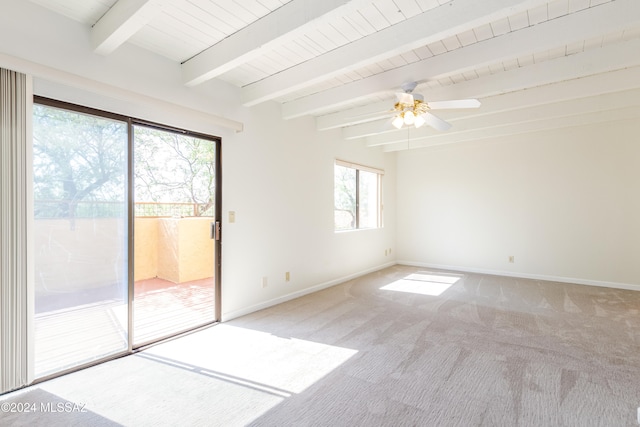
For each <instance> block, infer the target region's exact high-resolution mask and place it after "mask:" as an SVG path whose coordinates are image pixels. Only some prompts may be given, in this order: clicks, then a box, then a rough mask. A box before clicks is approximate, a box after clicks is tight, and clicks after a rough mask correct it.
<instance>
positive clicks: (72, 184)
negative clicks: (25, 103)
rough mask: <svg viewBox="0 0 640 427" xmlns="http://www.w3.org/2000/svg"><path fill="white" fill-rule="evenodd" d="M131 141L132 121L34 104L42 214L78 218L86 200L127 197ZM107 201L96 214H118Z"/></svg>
mask: <svg viewBox="0 0 640 427" xmlns="http://www.w3.org/2000/svg"><path fill="white" fill-rule="evenodd" d="M126 146H127V126H126V123H123V122H119V121H115V120H110V119H106V118H102V117H96V116H92V115H87V114H82V113H77V112H73V111H68V110H62V109H59V108H53V107H49V106H44V105H39V104H36V105H34V115H33V159H34V160H33V164H34V168H33V169H34V176H33V180H34V198H35V200H36V216H37V217H38V216H46V217H63V218H74V217H76V216H77V215H78V212H77V210H78V204H79V202H82V201H85V202H86V201H94V202H120V203H123V202H124V201H125V200H126V192H125V186H124V179H125V178H126ZM93 205H94V207H95V206H98V204H93ZM101 206H102V208H103V209H102V210H103V212H102V213H100V212H95V211H94V212H92V215H91V216H95V215H98V216H101V215H109V214H111V215H113V214H114V212H111V213H109V212H108V209H107V212H104V207H105V206H108V205H105V204H104V203H102V204H101Z"/></svg>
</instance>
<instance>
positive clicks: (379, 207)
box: [333, 159, 384, 233]
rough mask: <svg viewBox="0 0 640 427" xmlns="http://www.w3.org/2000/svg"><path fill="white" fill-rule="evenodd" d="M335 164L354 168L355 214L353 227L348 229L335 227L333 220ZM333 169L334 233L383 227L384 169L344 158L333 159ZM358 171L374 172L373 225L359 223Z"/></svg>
mask: <svg viewBox="0 0 640 427" xmlns="http://www.w3.org/2000/svg"><path fill="white" fill-rule="evenodd" d="M336 166H341V167H344V168H348V169H353V170H355V176H356V177H355V191H356V195H355V197H356V201H355V202H356V203H355V204H356V206H355V208H356V209H355V210H356V214H355V227H353V228H348V229H337V228H336V222H335V208H336V203H335V202H336V189H335V168H336ZM333 170H334V187H333V209H334V221H333V230H334V232H336V233H342V232H345V231H347V232H348V231H356V230H376V229H379V228H383V226H384V223H383V212H384V204H383V203H382V177H383V176H384V170H383V169H379V168H375V167H371V166H365V165H361V164H358V163H353V162H348V161H345V160H340V159H335V162H334V165H333ZM360 172H369V173H374V174H376V178H377V179H376V186H377V189H376V197H377V204H376V225H375V226H374V227H363V226H362V225H361V221H360V207H361V203H360Z"/></svg>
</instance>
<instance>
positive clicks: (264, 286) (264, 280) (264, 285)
mask: <svg viewBox="0 0 640 427" xmlns="http://www.w3.org/2000/svg"><path fill="white" fill-rule="evenodd" d="M262 287H263V288H266V287H267V276H264V277H263V278H262Z"/></svg>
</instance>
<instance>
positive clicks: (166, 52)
mask: <svg viewBox="0 0 640 427" xmlns="http://www.w3.org/2000/svg"><path fill="white" fill-rule="evenodd" d="M31 1H32V2H33V3H37V4H39V5H41V6H43V7H46V8H49V9H51V10H53V11H55V12H57V13H60V14H63V15H65V16H67V17H69V18H71V19H74V20H77V21H80V22H82V23H84V24H86V25H87V31H90V32H91V34H90V35H91V39H92V42H93V46H94V48H95V51H96V52H97V53H99V54H102V55H109V54H110V53H112V52H114V51H115V50H116V49H118V47H119V46H120V45H122V44H123V43H133V44H135V45H137V46H140V47H142V48H144V49H147V50H150V51H152V52H155V53H157V54H158V55H162V56H164V57H166V58H169V59H171V60H173V61H176V62H178V63H180V64H181V67H182V71H183V76H182V77H183V83H184V84H185V85H188V86H194V87H197V85H199V84H202V83H203V82H206V81H207V80H210V79H214V78H215V79H221V80H224V81H226V82H228V83H230V84H233V85H236V86H238V87H240V88H241V93H242V103H243V104H244V105H246V106H253V105H257V104H259V103H262V102H268V101H275V102H278V103H280V104H282V114H283V118H285V119H291V118H295V117H300V116H305V115H311V116H314V117H315V119H316V123H317V127H318V129H319V130H325V129H332V128H342V132H343V136H344V138H345V139H362V140H364V141H366V143H367V144H368V145H370V146H382V147H383V149H384V150H386V151H394V150H401V149H406V148H407V131H406V129H405V130H400V131H397V130H395V129H394V128H392V127H391V128H390V127H389V126H386V123H388V117H389V110H390V108H392V107H393V104H394V102H395V96H394V93H395V92H398V91H400V86H401V84H402V83H405V82H410V81H415V82H417V83H418V87H417V88H416V90H415V92H417V93H422V94H423V95H424V97H425V99H426V100H427V101H441V100H448V99H460V98H478V99H479V100H480V101H481V102H482V106H481V108H479V109H477V110H442V111H438V112H436V114H437V115H438V116H439V117H441V118H443V119H445V120H448V121H450V122H451V123H452V125H453V126H452V128H451V129H450V130H449V131H447V132H438V131H436V130H434V129H432V128H429V127H428V126H424V127H422V128H420V129H415V130H412V131H411V135H410V138H411V141H412V147H420V146H428V145H436V144H447V143H455V142H460V141H468V140H473V139H478V138H486V137H493V136H501V135H510V134H514V133H523V132H535V131H540V130H545V129H553V128H558V127H567V126H580V125H582V124H586V123H594V122H595V123H600V122H606V121H615V120H621V119H627V118H638V117H640V96H638V95H640V1H638V0H553V1H545V0H483V1H478V0H375V1H370V0H368V1H367V0H322V1H318V0H31Z"/></svg>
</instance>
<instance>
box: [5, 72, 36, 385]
mask: <svg viewBox="0 0 640 427" xmlns="http://www.w3.org/2000/svg"><path fill="white" fill-rule="evenodd" d="M32 105H33V89H32V80H31V77H30V76H27V75H24V74H21V73H16V72H14V71H10V70H5V69H2V68H0V392H4V391H8V390H12V389H16V388H19V387H22V386H24V385H27V384H28V383H29V382H30V381H31V379H32V374H33V373H32V368H31V366H32V363H31V354H32V353H31V350H32V346H31V345H30V343H29V339H30V338H31V334H30V325H31V317H30V312H31V310H30V309H31V307H32V304H33V298H32V295H31V292H32V290H31V289H32V286H31V283H30V282H32V277H31V271H32V270H31V268H30V267H31V262H32V261H31V260H32V259H33V257H30V256H29V255H30V254H29V251H30V245H29V244H28V234H27V233H28V231H29V229H30V226H29V223H30V221H31V212H32V210H31V203H32V202H31V197H32V196H31V193H32V191H31V151H30V150H31V138H30V128H31V125H30V123H31V114H32Z"/></svg>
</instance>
